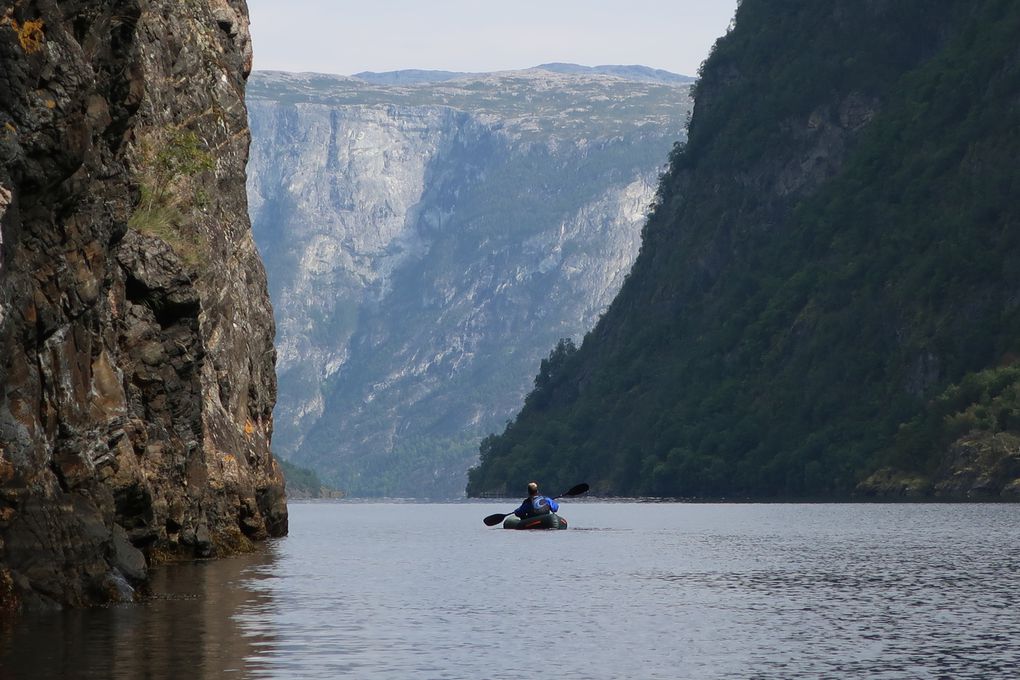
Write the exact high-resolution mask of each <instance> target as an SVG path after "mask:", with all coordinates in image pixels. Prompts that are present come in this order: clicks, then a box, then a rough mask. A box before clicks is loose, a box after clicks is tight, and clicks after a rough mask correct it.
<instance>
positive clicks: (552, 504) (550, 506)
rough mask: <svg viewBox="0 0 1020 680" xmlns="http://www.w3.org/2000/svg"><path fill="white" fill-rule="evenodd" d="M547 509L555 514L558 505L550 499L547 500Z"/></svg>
mask: <svg viewBox="0 0 1020 680" xmlns="http://www.w3.org/2000/svg"><path fill="white" fill-rule="evenodd" d="M549 509H550V510H552V511H553V512H556V511H557V510H559V509H560V504H559V503H557V502H556V501H554V500H553V499H551V498H550V499H549Z"/></svg>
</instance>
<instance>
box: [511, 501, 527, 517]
mask: <svg viewBox="0 0 1020 680" xmlns="http://www.w3.org/2000/svg"><path fill="white" fill-rule="evenodd" d="M527 504H528V501H524V502H523V503H521V507H519V508H517V509H516V510H514V514H515V515H517V516H518V517H520V518H521V519H524V515H526V514H527V510H525V509H524V506H525V505H527Z"/></svg>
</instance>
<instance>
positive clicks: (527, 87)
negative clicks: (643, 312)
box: [248, 68, 690, 498]
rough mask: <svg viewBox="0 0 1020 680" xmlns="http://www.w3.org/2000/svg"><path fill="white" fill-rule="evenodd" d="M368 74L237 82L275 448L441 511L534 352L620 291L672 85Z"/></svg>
mask: <svg viewBox="0 0 1020 680" xmlns="http://www.w3.org/2000/svg"><path fill="white" fill-rule="evenodd" d="M377 75H378V76H379V77H377V78H375V79H374V81H375V82H372V83H367V82H365V81H363V80H358V79H351V78H342V77H336V76H324V75H314V74H285V73H256V74H255V75H253V77H252V79H251V81H250V83H249V88H248V96H249V106H250V112H251V126H252V138H253V144H252V160H251V164H250V165H249V185H248V186H249V200H250V204H251V214H252V222H253V227H254V230H255V237H256V240H257V242H258V245H259V247H260V248H261V249H262V251H263V253H264V255H265V259H266V267H267V270H268V271H269V277H270V284H271V290H272V294H273V301H274V304H275V306H276V309H277V312H278V319H279V322H280V333H279V336H278V338H277V342H278V346H279V349H280V363H279V369H280V394H281V400H280V401H281V407H280V408H278V409H277V412H276V418H277V425H278V428H277V436H276V445H277V450H278V451H279V452H280V453H281V454H282V455H283V456H284V457H286V458H288V459H290V460H293V461H294V462H296V463H298V464H301V465H304V466H306V467H310V468H314V469H315V470H316V471H317V472H318V473H319V474H320V475H321V476H322V478H323V480H324V481H327V482H330V483H332V484H334V485H336V486H338V487H339V488H341V489H343V490H344V491H345V492H347V493H350V494H352V495H357V496H379V495H391V496H414V497H433V498H450V497H459V496H462V495H463V489H464V483H465V479H466V476H465V475H466V470H467V468H468V467H470V466H471V465H472V464H473V463H474V462H475V461H476V460H477V457H478V443H479V441H480V440H481V438H482V437H483V436H485V435H486V434H488V433H490V432H493V431H495V430H497V429H499V428H501V427H502V426H503V424H504V423H505V421H506V419H507V418H509V417H510V416H511V415H512V413H513V411H514V409H516V408H517V407H518V406H519V405H520V402H521V399H522V398H523V396H524V393H525V392H526V390H527V389H528V387H529V385H530V383H531V376H533V375H534V373H535V370H536V367H537V366H538V365H539V363H540V361H541V360H542V358H543V357H545V356H547V355H548V353H549V351H550V350H551V349H552V348H553V346H554V345H555V344H556V342H557V341H558V340H559V339H560V338H565V337H573V338H579V337H580V336H581V335H583V334H584V332H585V331H586V330H587V329H589V328H591V326H592V325H594V323H595V321H596V319H597V318H598V315H599V314H600V313H601V312H602V311H603V310H604V309H605V307H606V306H607V305H608V304H609V302H610V301H611V300H612V298H613V296H614V295H615V293H616V291H617V290H618V289H619V287H620V285H621V284H622V282H623V279H624V277H625V275H626V273H627V271H628V270H629V268H630V265H631V263H632V262H633V261H634V257H635V256H636V255H637V250H638V246H639V243H640V231H641V225H642V223H643V222H644V218H645V212H646V210H647V208H648V206H649V204H650V203H651V202H652V200H653V196H654V192H655V185H656V181H657V176H658V171H659V170H660V169H661V168H662V166H663V164H664V162H665V160H666V157H667V153H668V151H669V149H670V148H671V147H672V145H673V143H674V142H676V141H678V140H680V139H682V138H683V135H684V125H685V121H686V116H687V113H688V112H689V111H690V98H689V86H688V85H687V84H684V83H675V84H667V83H654V82H652V83H649V82H644V81H635V80H629V79H627V78H621V77H615V76H610V75H605V74H599V73H580V74H572V73H566V74H564V73H556V72H552V71H547V70H544V69H541V68H539V69H532V70H528V71H521V72H509V73H499V74H473V75H467V74H460V76H459V77H458V78H456V79H445V78H446V75H448V74H440V75H439V76H438V77H439V78H440V79H443V81H442V82H431V83H430V82H427V81H426V80H425V79H426V78H428V77H429V75H428V74H426V73H421V72H419V73H416V74H413V78H412V77H410V76H407V77H403V78H401V77H397V76H396V75H393V76H391V77H389V78H385V77H383V74H377ZM406 81H410V82H411V84H409V85H402V84H401V83H403V82H406Z"/></svg>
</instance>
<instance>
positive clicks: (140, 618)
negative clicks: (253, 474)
mask: <svg viewBox="0 0 1020 680" xmlns="http://www.w3.org/2000/svg"><path fill="white" fill-rule="evenodd" d="M275 560H276V552H275V550H274V549H273V548H272V547H270V548H267V549H266V550H264V551H262V552H259V553H255V554H250V555H244V556H240V557H235V558H230V559H224V560H212V561H203V562H194V563H186V564H176V565H169V566H165V567H162V568H159V569H157V570H155V572H154V574H153V579H152V597H151V599H149V600H148V601H146V602H144V603H142V604H135V605H117V606H112V607H106V608H97V609H87V610H76V611H64V612H52V613H46V614H36V615H30V616H26V617H24V618H22V619H21V620H19V621H18V624H17V625H16V627H14V628H13V629H12V630H7V631H6V632H0V678H3V680H41V679H43V678H63V679H68V680H74V679H79V678H80V679H83V680H84V679H92V678H97V679H98V678H102V679H104V680H107V679H121V678H125V679H127V678H131V679H132V680H134V679H136V678H146V679H149V680H161V679H163V678H167V679H169V678H181V677H185V676H186V677H189V678H195V679H196V680H205V679H207V678H208V679H212V678H225V677H226V678H229V677H247V676H248V675H249V673H248V668H247V663H248V662H247V660H248V659H251V658H252V657H253V656H255V652H254V650H255V649H256V648H257V647H258V646H263V645H273V644H274V640H273V638H272V636H271V633H270V632H265V633H263V634H260V635H251V634H248V635H245V634H243V631H242V630H241V628H240V626H239V624H238V622H237V621H236V619H235V615H236V613H237V612H238V611H240V610H242V609H244V608H249V607H254V608H259V609H263V608H265V607H267V606H268V602H267V600H268V599H269V598H270V596H271V593H269V592H268V591H266V590H264V589H259V588H253V587H252V585H253V584H256V583H257V582H258V580H259V579H261V578H263V577H264V576H263V575H264V574H267V573H268V572H270V571H271V569H272V564H273V563H274V561H275Z"/></svg>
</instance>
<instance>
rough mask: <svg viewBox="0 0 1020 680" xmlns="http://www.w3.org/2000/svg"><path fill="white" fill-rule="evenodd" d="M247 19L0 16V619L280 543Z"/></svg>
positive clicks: (185, 13) (282, 517)
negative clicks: (252, 160) (160, 570)
mask: <svg viewBox="0 0 1020 680" xmlns="http://www.w3.org/2000/svg"><path fill="white" fill-rule="evenodd" d="M246 14H247V8H246V6H245V4H244V2H243V1H231V2H228V1H227V0H200V1H198V2H189V3H178V2H172V1H170V0H166V1H162V2H160V1H156V2H139V1H137V0H124V1H118V2H98V1H80V2H62V3H55V2H47V1H45V0H43V1H41V2H37V3H31V4H27V3H26V4H24V5H18V6H15V7H14V8H13V9H9V10H8V11H7V13H6V14H5V15H4V16H3V17H2V18H0V220H2V221H0V224H2V232H0V235H2V241H0V248H2V251H3V252H2V265H0V267H2V268H0V347H2V352H0V357H2V358H0V361H2V364H0V386H2V393H0V609H3V608H6V609H17V608H19V607H24V606H28V607H32V606H56V605H61V604H70V605H84V604H89V603H95V602H102V601H107V600H111V599H118V600H123V599H130V598H131V597H133V595H134V592H135V590H136V589H137V588H138V586H139V585H141V584H143V583H144V581H145V578H146V571H147V566H148V564H151V562H152V561H153V560H162V559H169V558H176V557H190V556H211V555H222V554H226V553H229V552H232V551H236V550H241V549H245V548H248V547H250V546H251V544H252V543H251V542H252V541H257V540H259V539H263V538H266V537H268V536H272V535H280V534H283V533H285V532H286V529H287V512H286V505H285V501H284V493H283V479H282V476H281V474H280V471H279V468H278V467H277V464H276V462H275V461H274V460H273V457H272V455H271V454H270V451H269V443H270V437H271V432H272V416H271V413H272V408H273V405H274V402H275V398H276V384H275V377H274V350H273V345H272V338H273V322H272V311H271V307H270V304H269V299H268V294H267V290H266V282H265V275H264V271H263V268H262V265H261V262H260V260H259V258H258V256H257V254H256V251H255V248H254V244H253V241H252V237H251V233H250V227H249V223H248V220H247V210H246V198H245V190H244V164H245V162H246V160H247V148H248V141H249V136H248V130H247V122H246V111H245V105H244V97H243V94H244V79H245V78H246V76H247V74H248V71H249V70H250V65H251V47H250V41H249V37H248V28H247V16H246ZM129 223H130V227H129Z"/></svg>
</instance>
